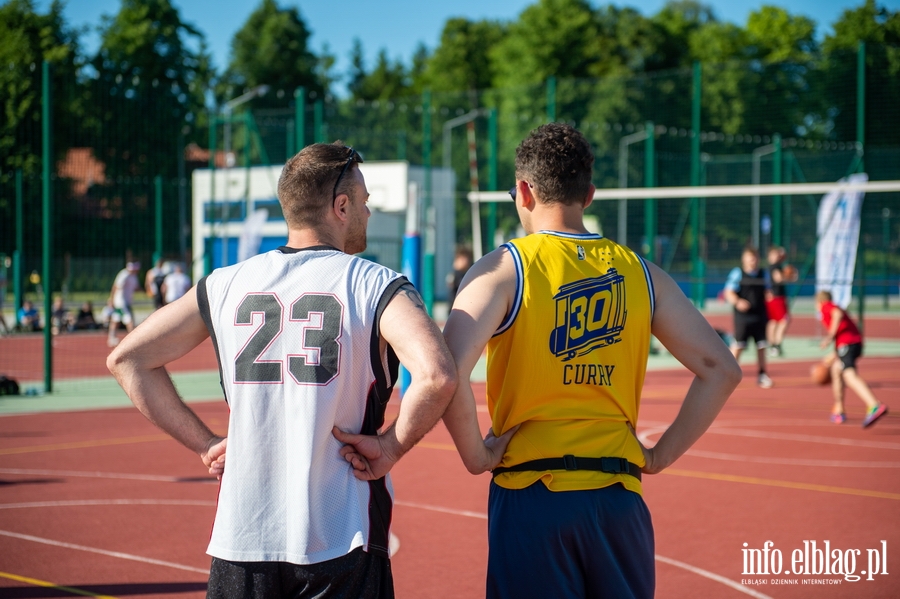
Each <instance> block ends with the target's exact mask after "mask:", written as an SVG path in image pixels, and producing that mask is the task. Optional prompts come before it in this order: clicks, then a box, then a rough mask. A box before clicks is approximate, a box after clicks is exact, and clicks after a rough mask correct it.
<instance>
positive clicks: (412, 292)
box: [400, 285, 425, 310]
mask: <svg viewBox="0 0 900 599" xmlns="http://www.w3.org/2000/svg"><path fill="white" fill-rule="evenodd" d="M400 293H402V294H404V295H405V296H406V297H408V298H409V299H410V301H411V302H412V303H413V305H414V306H415V307H416V308H418V309H419V310H424V309H425V302H424V301H423V300H422V296H421V295H419V292H418V291H416V288H415V287H413V286H412V285H404V286H403V287H401V288H400Z"/></svg>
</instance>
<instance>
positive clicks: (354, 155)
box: [331, 146, 363, 204]
mask: <svg viewBox="0 0 900 599" xmlns="http://www.w3.org/2000/svg"><path fill="white" fill-rule="evenodd" d="M344 148H345V149H347V150H349V151H350V155H349V156H348V157H347V162H345V163H344V168H342V169H341V174H340V175H338V178H337V181H335V182H334V190H333V191H332V192H331V203H332V204H334V201H335V200H336V199H337V190H338V185H340V183H341V179H343V178H344V173H346V172H347V169H348V168H350V165H351V164H353V163H354V162H362V161H363V157H362V154H360V153H359V152H357V151H356V150H354V149H353V148H352V147H350V146H344Z"/></svg>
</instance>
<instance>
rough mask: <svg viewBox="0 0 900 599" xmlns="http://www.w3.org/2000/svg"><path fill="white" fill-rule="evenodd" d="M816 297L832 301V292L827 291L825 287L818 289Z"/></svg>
mask: <svg viewBox="0 0 900 599" xmlns="http://www.w3.org/2000/svg"><path fill="white" fill-rule="evenodd" d="M816 299H817V300H818V301H820V302H830V301H831V292H830V291H825V290H824V289H823V290H822V291H817V292H816Z"/></svg>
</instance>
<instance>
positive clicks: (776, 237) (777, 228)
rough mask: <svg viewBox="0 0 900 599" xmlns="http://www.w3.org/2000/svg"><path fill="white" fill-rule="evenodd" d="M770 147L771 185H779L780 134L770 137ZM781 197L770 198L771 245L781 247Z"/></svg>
mask: <svg viewBox="0 0 900 599" xmlns="http://www.w3.org/2000/svg"><path fill="white" fill-rule="evenodd" d="M772 145H774V146H775V155H774V156H773V157H772V183H774V184H776V185H777V184H779V183H781V157H782V152H781V134H780V133H776V134H775V135H773V136H772ZM781 216H782V208H781V196H780V195H777V196H773V197H772V243H773V244H774V245H781Z"/></svg>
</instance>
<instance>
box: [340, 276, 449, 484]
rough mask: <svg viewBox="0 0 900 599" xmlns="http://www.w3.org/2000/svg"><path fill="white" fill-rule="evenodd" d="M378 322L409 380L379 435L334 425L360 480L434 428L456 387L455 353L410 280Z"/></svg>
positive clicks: (383, 469) (386, 466)
mask: <svg viewBox="0 0 900 599" xmlns="http://www.w3.org/2000/svg"><path fill="white" fill-rule="evenodd" d="M380 328H381V335H382V339H383V341H384V342H386V343H388V344H390V346H391V347H392V348H393V349H394V351H395V352H396V354H397V357H398V358H399V360H400V363H401V364H403V366H404V367H405V368H406V369H407V370H408V371H409V373H410V378H411V382H410V386H409V388H408V389H407V390H406V393H405V394H404V395H403V401H402V402H401V403H400V413H399V414H398V416H397V420H395V421H394V423H393V424H391V426H389V427H388V428H387V429H386V430H385V431H383V432H382V433H380V434H379V435H377V436H367V435H356V434H351V433H347V432H344V431H341V430H339V429H337V428H335V429H334V431H333V432H334V436H335V437H336V438H337V439H338V440H339V441H341V442H342V443H346V444H347V445H346V446H345V447H343V448H342V449H341V454H342V455H343V456H344V458H345V459H347V461H349V462H350V463H351V464H352V465H353V467H354V475H355V476H356V477H357V478H359V479H362V480H375V479H378V478H381V477H382V476H384V475H385V474H387V473H388V472H389V471H390V469H391V468H392V467H393V465H394V464H396V463H397V461H398V460H399V459H400V458H401V457H402V456H403V454H405V453H406V452H407V451H409V450H410V449H412V448H413V446H414V445H415V444H416V443H418V442H419V441H420V440H421V439H422V437H424V436H425V433H427V432H428V431H430V430H431V429H432V428H434V425H435V424H437V422H438V421H439V420H440V419H441V414H443V413H444V410H445V409H446V407H447V403H448V402H449V401H450V398H451V397H453V391H454V390H455V389H456V372H455V368H454V365H453V358H452V357H451V356H450V352H449V351H448V350H447V345H446V344H445V343H444V339H443V337H441V332H440V330H439V329H438V327H437V325H436V324H435V323H434V321H433V320H431V317H429V316H428V313H427V312H426V311H425V305H424V303H423V302H422V298H421V296H419V293H418V292H417V291H416V290H415V288H414V287H413V286H412V285H407V286H404V287H402V288H401V289H400V291H398V292H397V294H396V295H395V296H394V298H393V299H392V300H391V302H390V303H389V304H388V305H387V307H386V308H385V310H384V312H383V313H382V315H381V322H380Z"/></svg>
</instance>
